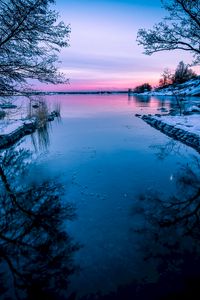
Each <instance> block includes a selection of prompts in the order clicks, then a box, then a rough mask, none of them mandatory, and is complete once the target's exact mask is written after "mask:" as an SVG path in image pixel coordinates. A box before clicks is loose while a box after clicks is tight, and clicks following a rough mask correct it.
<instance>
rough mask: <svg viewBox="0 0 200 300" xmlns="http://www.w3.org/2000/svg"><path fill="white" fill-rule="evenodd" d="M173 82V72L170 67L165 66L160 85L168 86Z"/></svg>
mask: <svg viewBox="0 0 200 300" xmlns="http://www.w3.org/2000/svg"><path fill="white" fill-rule="evenodd" d="M172 83H173V74H172V72H171V70H170V69H168V68H165V69H164V71H163V73H162V74H161V79H160V80H159V86H160V87H166V86H168V85H170V84H172Z"/></svg>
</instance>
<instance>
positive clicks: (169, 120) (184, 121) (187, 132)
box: [141, 114, 200, 153]
mask: <svg viewBox="0 0 200 300" xmlns="http://www.w3.org/2000/svg"><path fill="white" fill-rule="evenodd" d="M141 119H142V120H144V121H145V122H146V123H147V124H149V125H150V126H152V127H154V128H156V129H158V130H160V131H161V132H163V133H164V134H166V135H167V136H169V137H172V138H173V139H175V140H178V141H180V142H182V143H184V144H186V145H187V146H190V147H192V148H194V149H195V150H196V151H198V152H199V153H200V115H199V114H195V115H190V116H170V115H165V116H153V115H143V116H141Z"/></svg>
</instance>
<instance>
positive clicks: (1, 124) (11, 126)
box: [0, 120, 24, 135]
mask: <svg viewBox="0 0 200 300" xmlns="http://www.w3.org/2000/svg"><path fill="white" fill-rule="evenodd" d="M23 124H24V122H23V121H22V120H6V121H5V120H0V135H6V134H10V133H12V132H14V131H15V130H17V129H18V128H20V127H22V126H23Z"/></svg>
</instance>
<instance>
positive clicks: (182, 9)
mask: <svg viewBox="0 0 200 300" xmlns="http://www.w3.org/2000/svg"><path fill="white" fill-rule="evenodd" d="M161 1H162V3H163V6H164V8H165V9H166V10H167V11H168V13H169V14H168V16H167V17H165V18H164V19H163V21H162V22H160V23H158V24H155V25H154V26H153V29H150V30H146V29H140V30H139V31H138V36H137V41H138V44H139V45H142V46H143V47H144V53H145V54H147V55H151V54H153V53H155V52H159V51H164V50H175V49H181V50H185V51H189V52H191V53H192V54H193V57H194V60H193V63H194V64H198V63H199V62H200V42H199V41H200V0H192V1H191V0H161Z"/></svg>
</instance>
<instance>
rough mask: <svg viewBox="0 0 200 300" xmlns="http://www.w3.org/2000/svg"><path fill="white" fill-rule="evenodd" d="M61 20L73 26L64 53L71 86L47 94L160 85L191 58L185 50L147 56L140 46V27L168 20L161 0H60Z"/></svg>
mask: <svg viewBox="0 0 200 300" xmlns="http://www.w3.org/2000/svg"><path fill="white" fill-rule="evenodd" d="M55 9H56V10H57V11H58V12H59V14H60V19H61V20H63V21H64V22H65V23H66V24H70V26H71V34H70V47H68V48H65V49H63V50H62V51H61V53H60V54H59V60H60V61H61V63H60V64H59V69H60V71H61V72H64V73H65V74H66V77H67V78H69V84H64V85H58V86H52V85H48V86H39V88H40V89H43V90H51V91H53V90H59V91H87V90H127V89H128V88H133V87H135V86H137V85H139V84H142V83H144V82H149V83H150V84H152V85H153V86H155V85H157V84H158V81H159V78H160V75H161V73H162V71H163V69H164V68H166V67H167V68H170V69H172V70H174V69H175V68H176V66H177V65H178V63H179V62H180V61H181V60H183V61H184V62H186V63H190V62H191V55H190V54H188V53H183V52H180V51H172V52H162V53H156V54H153V55H152V56H146V55H144V54H143V48H142V46H138V45H137V42H136V36H137V31H138V29H140V28H147V29H148V28H151V27H152V26H153V24H155V23H157V22H159V21H160V20H161V19H162V17H164V16H165V15H166V11H165V10H164V9H163V8H162V5H161V1H160V0H151V1H149V0H122V1H120V0H76V1H74V0H57V1H56V5H55Z"/></svg>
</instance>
